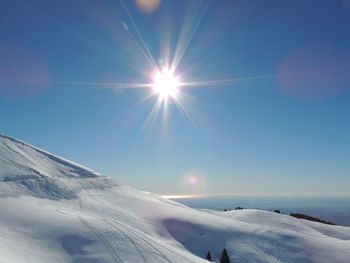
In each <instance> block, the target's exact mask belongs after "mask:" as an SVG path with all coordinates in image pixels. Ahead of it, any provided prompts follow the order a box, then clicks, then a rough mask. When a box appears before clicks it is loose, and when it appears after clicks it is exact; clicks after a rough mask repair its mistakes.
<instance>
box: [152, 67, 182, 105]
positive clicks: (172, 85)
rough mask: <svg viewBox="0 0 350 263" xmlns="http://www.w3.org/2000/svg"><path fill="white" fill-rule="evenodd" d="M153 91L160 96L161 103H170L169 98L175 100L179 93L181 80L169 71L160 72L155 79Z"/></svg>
mask: <svg viewBox="0 0 350 263" xmlns="http://www.w3.org/2000/svg"><path fill="white" fill-rule="evenodd" d="M152 86H153V90H154V92H155V93H157V94H159V98H160V100H161V101H164V102H166V101H168V99H169V98H173V99H175V98H176V96H177V94H178V92H179V86H180V81H179V79H178V78H177V77H176V76H175V75H174V74H173V72H171V71H170V70H168V69H163V70H162V71H158V72H157V73H156V74H155V76H154V77H153V84H152Z"/></svg>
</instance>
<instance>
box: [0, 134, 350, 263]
mask: <svg viewBox="0 0 350 263" xmlns="http://www.w3.org/2000/svg"><path fill="white" fill-rule="evenodd" d="M223 248H226V249H227V250H228V253H229V256H230V259H231V262H233V263H236V262H237V263H243V262H261V263H263V262H264V263H265V262H271V263H277V262H280V263H288V262H293V263H308V262H315V263H323V262H324V263H329V262H332V263H348V262H350V261H349V259H350V228H347V227H341V226H328V225H323V224H319V223H314V222H308V221H305V220H300V219H296V218H293V217H290V216H287V215H282V214H276V213H273V212H267V211H259V210H239V211H230V212H215V211H204V210H194V209H191V208H188V207H186V206H183V205H181V204H178V203H176V202H173V201H169V200H167V199H164V198H162V197H160V196H158V195H155V194H151V193H145V192H141V191H137V190H135V189H133V188H131V187H129V186H126V185H121V184H119V183H117V182H116V181H114V180H113V179H111V178H109V177H105V176H101V175H99V174H97V173H95V172H93V171H91V170H89V169H87V168H84V167H82V166H79V165H77V164H74V163H72V162H69V161H67V160H64V159H62V158H59V157H57V156H54V155H51V154H49V153H47V152H45V151H42V150H40V149H37V148H35V147H33V146H30V145H28V144H25V143H23V142H20V141H17V140H15V139H12V138H10V137H7V136H3V135H0V262H1V263H3V262H4V263H12V262H21V263H22V262H23V263H28V262H29V263H30V262H33V263H41V262H45V263H47V262H50V263H56V262H57V263H58V262H73V263H83V262H84V263H106V262H125V263H138V262H141V263H142V262H149V263H157V262H165V263H181V262H198V263H199V262H208V261H207V260H205V259H204V257H205V255H206V253H207V252H208V251H210V252H211V254H212V256H213V261H215V260H218V258H219V256H220V253H221V251H222V250H223Z"/></svg>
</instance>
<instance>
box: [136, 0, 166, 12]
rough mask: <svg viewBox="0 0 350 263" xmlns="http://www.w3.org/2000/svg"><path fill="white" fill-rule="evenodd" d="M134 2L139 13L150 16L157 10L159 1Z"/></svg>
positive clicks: (143, 0)
mask: <svg viewBox="0 0 350 263" xmlns="http://www.w3.org/2000/svg"><path fill="white" fill-rule="evenodd" d="M135 2H136V6H137V7H138V8H139V9H140V11H142V12H144V13H146V14H150V13H153V12H154V11H156V10H157V9H158V7H159V5H160V3H161V0H136V1H135Z"/></svg>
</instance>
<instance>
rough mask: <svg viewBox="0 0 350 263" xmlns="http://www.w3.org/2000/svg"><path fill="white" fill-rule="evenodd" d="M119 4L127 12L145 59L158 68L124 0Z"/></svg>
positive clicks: (154, 67)
mask: <svg viewBox="0 0 350 263" xmlns="http://www.w3.org/2000/svg"><path fill="white" fill-rule="evenodd" d="M120 3H121V5H122V6H123V9H124V11H125V13H126V14H127V16H128V18H129V20H130V22H131V24H132V26H133V28H134V30H135V32H136V35H137V36H138V38H139V40H140V42H141V47H143V49H142V48H141V49H142V50H143V52H144V55H145V56H146V58H147V60H148V61H149V62H150V64H151V66H152V67H153V69H154V70H156V69H158V64H157V63H156V61H155V60H154V58H153V56H152V53H151V52H150V50H149V48H148V47H147V44H146V42H145V40H144V38H143V37H142V34H141V33H140V30H139V29H138V26H137V25H136V22H135V20H134V19H133V18H132V16H131V14H130V12H129V9H128V8H127V6H126V5H125V3H124V0H120Z"/></svg>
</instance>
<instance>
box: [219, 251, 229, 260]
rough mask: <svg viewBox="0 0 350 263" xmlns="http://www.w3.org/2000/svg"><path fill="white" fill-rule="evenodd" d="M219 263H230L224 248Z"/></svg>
mask: <svg viewBox="0 0 350 263" xmlns="http://www.w3.org/2000/svg"><path fill="white" fill-rule="evenodd" d="M220 263H230V258H229V257H228V254H227V250H226V248H224V250H223V251H222V254H221V258H220Z"/></svg>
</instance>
